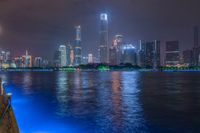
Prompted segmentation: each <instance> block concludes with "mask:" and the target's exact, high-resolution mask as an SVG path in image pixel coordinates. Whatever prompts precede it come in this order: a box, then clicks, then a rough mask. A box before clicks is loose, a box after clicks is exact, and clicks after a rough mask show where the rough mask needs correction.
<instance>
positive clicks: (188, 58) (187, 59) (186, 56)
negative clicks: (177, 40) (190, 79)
mask: <svg viewBox="0 0 200 133" xmlns="http://www.w3.org/2000/svg"><path fill="white" fill-rule="evenodd" d="M192 57H193V52H192V50H185V51H183V63H184V64H185V65H186V66H191V65H192Z"/></svg>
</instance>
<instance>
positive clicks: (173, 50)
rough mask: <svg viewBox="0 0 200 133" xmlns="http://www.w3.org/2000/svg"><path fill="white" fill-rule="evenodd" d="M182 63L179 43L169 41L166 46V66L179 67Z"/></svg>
mask: <svg viewBox="0 0 200 133" xmlns="http://www.w3.org/2000/svg"><path fill="white" fill-rule="evenodd" d="M179 63H180V50H179V41H167V42H166V44H165V65H166V66H177V65H178V64H179Z"/></svg>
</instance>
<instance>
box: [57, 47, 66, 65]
mask: <svg viewBox="0 0 200 133" xmlns="http://www.w3.org/2000/svg"><path fill="white" fill-rule="evenodd" d="M59 52H60V67H64V66H66V65H67V55H66V46H65V45H60V47H59Z"/></svg>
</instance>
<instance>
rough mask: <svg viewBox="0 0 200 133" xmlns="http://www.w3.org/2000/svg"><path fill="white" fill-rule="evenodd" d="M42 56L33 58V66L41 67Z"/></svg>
mask: <svg viewBox="0 0 200 133" xmlns="http://www.w3.org/2000/svg"><path fill="white" fill-rule="evenodd" d="M42 64H43V63H42V57H35V59H34V67H42Z"/></svg>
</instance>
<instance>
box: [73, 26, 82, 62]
mask: <svg viewBox="0 0 200 133" xmlns="http://www.w3.org/2000/svg"><path fill="white" fill-rule="evenodd" d="M75 28H76V41H75V45H74V65H75V66H77V65H80V64H81V59H82V47H81V26H80V25H79V26H76V27H75Z"/></svg>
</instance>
